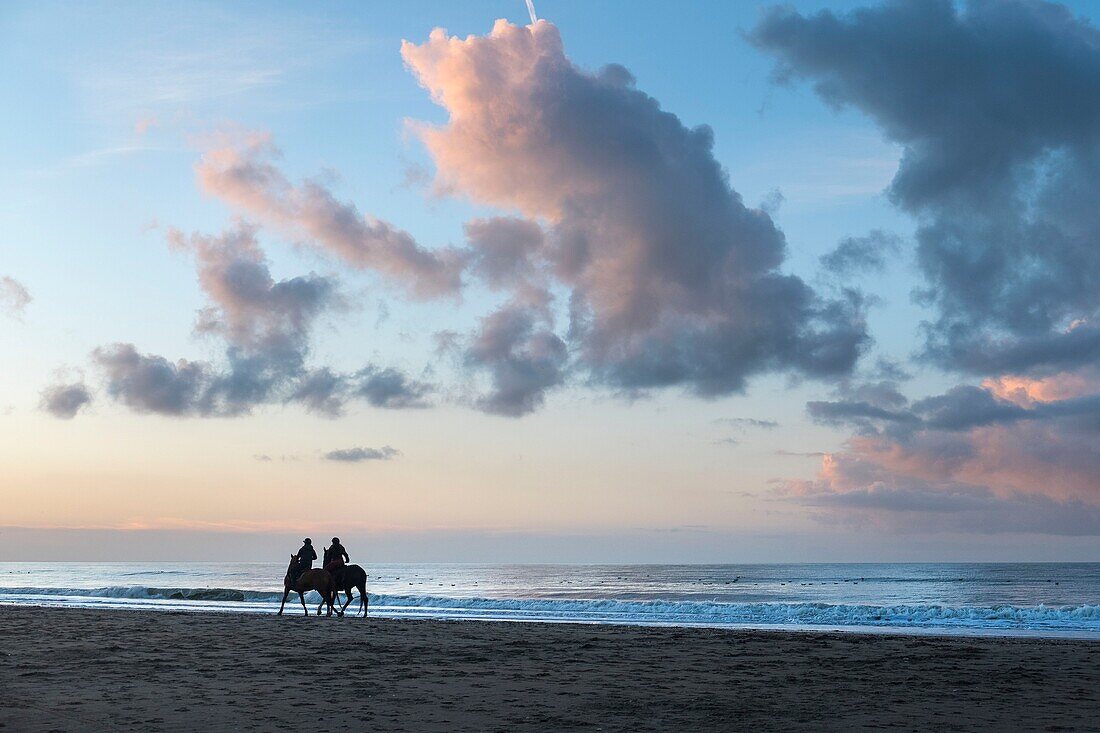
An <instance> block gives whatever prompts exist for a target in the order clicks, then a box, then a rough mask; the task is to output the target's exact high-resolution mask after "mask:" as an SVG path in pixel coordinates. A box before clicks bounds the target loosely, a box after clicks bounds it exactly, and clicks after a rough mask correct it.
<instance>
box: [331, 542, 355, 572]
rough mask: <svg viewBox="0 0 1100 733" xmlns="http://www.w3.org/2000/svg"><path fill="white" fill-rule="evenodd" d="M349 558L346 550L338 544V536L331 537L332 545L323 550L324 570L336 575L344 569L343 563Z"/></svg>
mask: <svg viewBox="0 0 1100 733" xmlns="http://www.w3.org/2000/svg"><path fill="white" fill-rule="evenodd" d="M350 560H351V558H349V557H348V551H347V550H345V549H344V546H343V545H341V544H340V538H339V537H333V538H332V545H331V546H330V547H329V548H328V549H327V550H325V570H327V571H329V572H330V573H332V574H333V576H336V575H338V574H339V572H340V571H341V570H343V569H344V563H346V562H348V561H350Z"/></svg>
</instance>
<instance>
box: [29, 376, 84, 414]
mask: <svg viewBox="0 0 1100 733" xmlns="http://www.w3.org/2000/svg"><path fill="white" fill-rule="evenodd" d="M91 402H92V393H91V391H90V390H89V389H88V387H87V385H85V384H84V383H83V382H73V383H69V384H54V385H50V386H49V387H47V388H46V389H44V390H43V391H42V403H41V404H42V409H43V410H45V411H46V412H48V413H50V414H51V415H53V416H54V417H59V418H61V419H62V420H71V419H73V418H74V417H76V413H78V412H80V410H81V409H82V408H84V407H85V406H86V405H89V404H91Z"/></svg>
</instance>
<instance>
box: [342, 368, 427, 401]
mask: <svg viewBox="0 0 1100 733" xmlns="http://www.w3.org/2000/svg"><path fill="white" fill-rule="evenodd" d="M355 376H356V382H357V384H356V386H355V393H356V394H357V395H359V396H360V397H362V398H364V399H366V401H367V402H368V403H369V404H370V405H371V406H373V407H383V408H386V409H391V410H401V409H408V408H419V407H427V406H428V402H427V399H426V398H427V396H428V395H429V394H430V393H431V392H432V391H434V387H433V386H432V385H431V384H428V383H427V382H421V381H418V380H415V379H411V378H410V377H409V376H408V375H407V374H405V373H404V372H401V371H400V370H398V369H395V368H393V367H386V368H382V367H378V366H375V365H373V364H372V365H368V366H366V367H364V368H363V369H361V370H360V371H359V372H358V373H357V374H356V375H355Z"/></svg>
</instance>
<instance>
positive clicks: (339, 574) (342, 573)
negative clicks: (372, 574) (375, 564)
mask: <svg viewBox="0 0 1100 733" xmlns="http://www.w3.org/2000/svg"><path fill="white" fill-rule="evenodd" d="M341 590H342V591H344V592H345V593H347V594H348V600H347V601H345V602H344V605H343V606H341V607H340V613H341V614H342V613H343V612H344V611H346V610H347V608H348V606H350V605H351V600H352V595H351V592H352V591H353V590H358V591H359V610H360V611H362V612H363V618H366V616H367V605H368V604H369V603H370V602H369V601H368V600H367V571H366V570H364V569H363V568H361V567H359V566H358V565H345V566H344V567H342V568H340V569H339V570H337V571H336V601H337V602H339V600H340V591H341ZM323 605H325V602H324V601H321V605H320V606H317V615H318V616H320V615H321V606H323Z"/></svg>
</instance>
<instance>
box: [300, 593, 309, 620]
mask: <svg viewBox="0 0 1100 733" xmlns="http://www.w3.org/2000/svg"><path fill="white" fill-rule="evenodd" d="M298 600H299V601H301V602H302V611H303V612H304V613H305V615H307V616H308V615H309V609H308V608H306V597H305V596H304V595H302V591H298Z"/></svg>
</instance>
